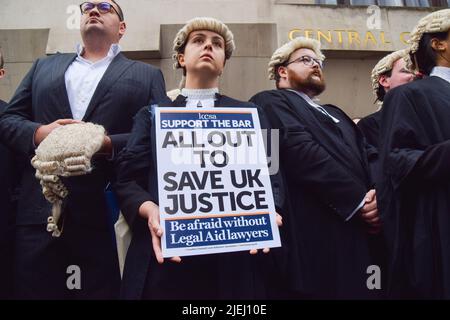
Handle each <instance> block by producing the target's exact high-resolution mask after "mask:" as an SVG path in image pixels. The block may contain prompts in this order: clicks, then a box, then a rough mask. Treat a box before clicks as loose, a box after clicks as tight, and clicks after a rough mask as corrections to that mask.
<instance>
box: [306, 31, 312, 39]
mask: <svg viewBox="0 0 450 320" xmlns="http://www.w3.org/2000/svg"><path fill="white" fill-rule="evenodd" d="M312 32H313V31H312V30H311V29H305V37H306V38H308V39H312V35H311V33H312Z"/></svg>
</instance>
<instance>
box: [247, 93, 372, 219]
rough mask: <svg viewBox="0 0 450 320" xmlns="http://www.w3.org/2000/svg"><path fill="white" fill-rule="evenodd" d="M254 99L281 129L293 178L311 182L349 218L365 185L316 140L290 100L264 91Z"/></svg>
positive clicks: (285, 161)
mask: <svg viewBox="0 0 450 320" xmlns="http://www.w3.org/2000/svg"><path fill="white" fill-rule="evenodd" d="M251 101H252V102H254V103H256V104H258V105H260V106H262V107H263V109H264V110H265V112H266V114H267V117H268V119H269V120H270V121H271V124H272V128H277V129H280V151H281V157H282V158H283V165H284V166H285V171H286V172H288V174H289V176H290V177H291V178H292V181H297V182H298V183H299V184H303V185H308V186H309V188H310V189H311V191H312V192H313V193H314V194H315V195H316V196H317V198H318V199H319V200H320V201H321V202H322V203H323V204H324V205H326V206H327V207H329V208H330V209H331V210H333V211H334V212H335V213H336V214H338V215H339V216H340V217H341V218H342V219H344V220H346V219H348V218H349V217H350V216H351V214H352V213H353V212H354V210H355V209H356V208H357V207H358V205H360V203H361V202H362V200H363V199H364V196H365V195H366V192H367V190H366V187H365V186H364V185H363V184H362V183H361V182H360V181H357V180H355V179H354V178H353V177H352V175H351V174H349V172H347V170H346V169H345V168H344V167H343V166H341V165H340V164H339V163H338V162H337V161H335V159H333V158H332V157H331V156H330V154H329V153H328V152H327V151H326V149H325V148H324V147H323V146H322V145H321V144H320V143H318V142H317V141H315V139H314V138H313V136H312V135H311V133H310V132H309V131H308V128H307V127H306V126H304V125H303V124H302V123H300V122H299V121H298V116H297V115H296V114H295V113H294V112H293V111H292V110H291V109H290V107H289V102H288V101H286V100H284V99H283V98H282V97H281V96H278V95H271V94H267V93H264V92H263V93H260V94H258V95H256V96H254V97H253V98H252V99H251Z"/></svg>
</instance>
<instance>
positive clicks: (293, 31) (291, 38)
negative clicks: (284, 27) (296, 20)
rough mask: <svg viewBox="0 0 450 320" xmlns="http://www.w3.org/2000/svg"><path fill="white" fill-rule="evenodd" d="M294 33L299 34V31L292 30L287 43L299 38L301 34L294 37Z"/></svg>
mask: <svg viewBox="0 0 450 320" xmlns="http://www.w3.org/2000/svg"><path fill="white" fill-rule="evenodd" d="M296 33H301V29H292V30H291V31H289V41H290V40H293V39H295V38H297V37H300V36H301V34H299V35H295V34H296Z"/></svg>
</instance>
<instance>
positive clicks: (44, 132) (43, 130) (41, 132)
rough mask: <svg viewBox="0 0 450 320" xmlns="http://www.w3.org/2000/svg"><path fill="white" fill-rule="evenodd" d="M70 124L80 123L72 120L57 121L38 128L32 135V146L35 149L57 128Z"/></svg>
mask: <svg viewBox="0 0 450 320" xmlns="http://www.w3.org/2000/svg"><path fill="white" fill-rule="evenodd" d="M72 123H81V121H79V120H74V119H59V120H56V121H54V122H52V123H49V124H46V125H42V126H40V127H39V128H38V129H37V130H36V132H35V133H34V144H35V146H36V147H37V146H38V145H39V144H40V143H41V142H42V141H43V140H44V139H45V138H47V136H48V135H49V134H50V132H52V131H53V130H55V129H56V128H58V127H61V126H65V125H67V124H72Z"/></svg>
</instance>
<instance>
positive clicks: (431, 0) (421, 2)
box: [314, 0, 450, 8]
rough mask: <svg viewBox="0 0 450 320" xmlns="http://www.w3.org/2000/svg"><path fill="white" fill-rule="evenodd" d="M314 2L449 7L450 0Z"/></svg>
mask: <svg viewBox="0 0 450 320" xmlns="http://www.w3.org/2000/svg"><path fill="white" fill-rule="evenodd" d="M314 3H315V4H325V5H340V4H342V5H351V6H370V5H373V4H374V5H378V6H381V7H422V8H425V7H450V0H314Z"/></svg>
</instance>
